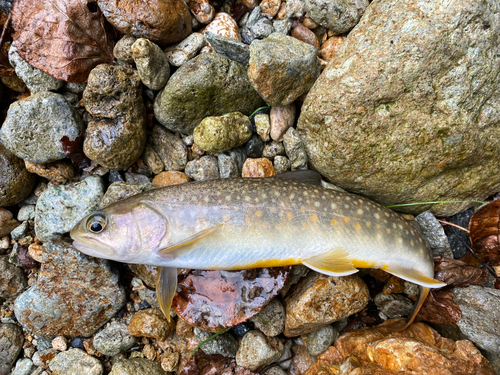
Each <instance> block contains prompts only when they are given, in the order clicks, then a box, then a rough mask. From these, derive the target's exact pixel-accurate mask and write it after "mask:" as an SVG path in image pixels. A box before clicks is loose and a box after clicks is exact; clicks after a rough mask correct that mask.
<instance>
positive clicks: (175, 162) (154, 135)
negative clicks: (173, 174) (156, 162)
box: [148, 125, 188, 171]
mask: <svg viewBox="0 0 500 375" xmlns="http://www.w3.org/2000/svg"><path fill="white" fill-rule="evenodd" d="M148 143H149V144H150V145H151V147H152V148H153V150H155V151H156V153H157V154H158V156H159V157H160V159H161V161H162V162H163V165H164V169H165V170H166V171H182V170H183V169H184V168H186V163H187V158H188V153H187V148H186V146H185V145H184V143H183V142H182V140H181V139H180V137H178V136H176V135H174V134H172V133H171V132H170V131H168V130H167V129H165V128H164V127H163V126H160V125H154V126H153V130H152V131H151V134H150V135H149V137H148Z"/></svg>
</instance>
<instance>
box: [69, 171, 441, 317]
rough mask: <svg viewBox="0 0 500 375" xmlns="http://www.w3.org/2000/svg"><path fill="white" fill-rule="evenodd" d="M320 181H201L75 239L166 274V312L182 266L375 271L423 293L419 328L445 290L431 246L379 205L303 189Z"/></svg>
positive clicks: (139, 198) (94, 220)
mask: <svg viewBox="0 0 500 375" xmlns="http://www.w3.org/2000/svg"><path fill="white" fill-rule="evenodd" d="M313 174H314V175H315V172H311V171H304V172H293V173H287V174H284V175H280V176H277V177H273V178H252V179H250V178H237V179H224V180H212V181H200V182H193V183H188V184H182V185H175V186H170V187H166V188H161V189H156V190H152V191H148V192H145V193H141V194H138V195H136V196H133V197H130V198H127V199H125V200H123V201H120V202H117V203H115V204H112V205H110V206H108V207H106V208H104V209H102V210H100V211H97V212H95V213H93V214H91V215H89V216H88V217H86V218H84V219H83V220H82V221H81V222H80V223H79V224H78V225H77V226H76V227H75V228H74V229H73V230H72V232H71V237H72V238H73V239H74V240H75V241H74V246H75V247H76V248H77V249H79V250H80V251H82V252H84V253H86V254H88V255H92V256H97V257H102V258H107V259H113V260H116V261H121V262H127V263H144V264H151V265H156V266H160V267H162V268H161V271H160V278H159V282H158V285H157V290H158V293H157V294H158V298H159V302H160V306H161V307H162V309H163V310H164V312H168V311H169V308H170V303H171V300H172V298H173V295H174V294H175V290H176V288H175V285H176V280H177V272H176V269H177V268H192V269H224V270H232V269H243V268H256V267H273V266H283V265H293V264H304V265H306V266H308V267H309V268H311V269H313V270H315V271H318V272H321V273H325V274H328V275H332V276H344V275H349V274H352V273H355V272H357V268H370V267H374V268H381V269H384V270H385V271H387V272H389V273H391V274H394V275H396V276H399V277H401V278H403V279H405V280H408V281H412V282H414V283H416V284H418V285H420V286H421V296H420V299H419V302H418V303H417V305H416V308H415V312H414V314H413V315H412V317H411V318H410V319H409V321H408V323H407V324H409V323H410V322H411V321H412V320H413V318H414V316H415V314H416V311H418V308H419V307H420V305H421V304H422V302H423V299H425V296H426V295H427V293H428V288H433V287H441V286H443V285H444V284H443V283H440V282H438V281H436V280H434V279H433V276H434V266H433V260H432V256H431V252H430V250H429V248H428V246H427V244H426V242H425V241H424V240H423V238H422V236H421V235H420V233H419V232H418V231H417V230H416V229H415V228H414V227H413V226H412V225H411V224H410V223H409V222H407V221H406V220H405V219H403V218H402V217H401V215H399V214H397V213H395V212H393V211H391V210H389V209H387V208H385V207H383V206H381V205H379V204H377V203H374V202H372V201H370V200H368V199H366V198H363V197H360V196H356V195H353V194H349V193H345V192H339V191H334V190H331V189H326V188H323V187H321V186H320V185H318V184H317V183H304V182H300V181H301V180H302V179H304V180H307V181H309V182H310V181H311V180H314V179H313V178H311V176H312V175H313ZM101 227H102V230H100V231H98V232H96V231H95V230H94V229H99V228H101ZM166 315H167V316H168V314H167V313H166Z"/></svg>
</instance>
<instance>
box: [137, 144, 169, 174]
mask: <svg viewBox="0 0 500 375" xmlns="http://www.w3.org/2000/svg"><path fill="white" fill-rule="evenodd" d="M141 159H142V160H143V162H144V164H145V165H146V166H147V167H148V168H149V169H150V170H151V172H153V173H154V174H158V173H160V172H161V171H163V170H164V169H165V166H164V165H163V161H162V160H161V158H160V156H159V155H158V153H157V152H156V151H155V150H154V149H153V148H152V147H151V146H150V145H149V144H147V143H146V147H144V151H143V153H142V155H141Z"/></svg>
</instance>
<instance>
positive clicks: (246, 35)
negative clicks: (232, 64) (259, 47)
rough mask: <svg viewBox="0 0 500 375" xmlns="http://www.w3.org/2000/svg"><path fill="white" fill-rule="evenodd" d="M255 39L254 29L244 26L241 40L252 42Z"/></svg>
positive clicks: (247, 42)
mask: <svg viewBox="0 0 500 375" xmlns="http://www.w3.org/2000/svg"><path fill="white" fill-rule="evenodd" d="M254 40H255V36H254V35H253V33H252V31H251V30H250V29H248V28H246V27H243V28H242V29H241V41H242V42H243V43H245V44H252V42H253V41H254ZM249 62H250V61H249Z"/></svg>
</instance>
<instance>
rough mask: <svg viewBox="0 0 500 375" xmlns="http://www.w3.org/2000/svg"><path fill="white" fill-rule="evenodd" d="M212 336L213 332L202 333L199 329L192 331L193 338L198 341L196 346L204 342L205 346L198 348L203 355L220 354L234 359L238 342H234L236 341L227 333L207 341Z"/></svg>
mask: <svg viewBox="0 0 500 375" xmlns="http://www.w3.org/2000/svg"><path fill="white" fill-rule="evenodd" d="M212 335H213V332H208V331H204V330H202V329H199V328H195V329H194V337H195V339H196V341H198V344H201V343H202V342H204V341H206V343H205V344H203V345H201V346H200V349H201V350H203V352H204V353H205V354H208V355H213V354H220V355H223V356H224V357H229V358H234V357H236V352H237V351H238V341H236V339H235V338H234V337H233V336H232V335H231V334H230V333H229V332H225V333H223V334H221V335H219V336H217V337H215V338H213V339H210V340H209V338H210V337H211V336H212Z"/></svg>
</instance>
